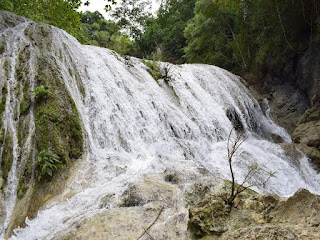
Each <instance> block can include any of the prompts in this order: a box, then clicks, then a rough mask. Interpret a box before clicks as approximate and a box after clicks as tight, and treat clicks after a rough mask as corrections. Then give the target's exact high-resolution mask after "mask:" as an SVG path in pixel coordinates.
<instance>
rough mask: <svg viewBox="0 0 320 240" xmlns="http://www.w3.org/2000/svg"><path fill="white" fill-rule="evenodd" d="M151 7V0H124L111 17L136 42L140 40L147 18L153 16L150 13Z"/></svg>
mask: <svg viewBox="0 0 320 240" xmlns="http://www.w3.org/2000/svg"><path fill="white" fill-rule="evenodd" d="M150 6H151V1H150V0H122V1H121V3H120V4H119V6H118V7H117V8H116V9H114V10H113V11H112V12H111V15H112V17H113V18H114V19H115V21H116V23H117V25H118V26H119V27H120V29H121V30H123V31H124V32H125V33H126V34H128V35H129V36H130V37H131V38H133V39H134V40H139V39H140V38H141V35H142V33H143V27H144V24H145V21H146V18H147V17H150V15H151V14H150V13H148V12H149V11H148V10H151V8H150Z"/></svg>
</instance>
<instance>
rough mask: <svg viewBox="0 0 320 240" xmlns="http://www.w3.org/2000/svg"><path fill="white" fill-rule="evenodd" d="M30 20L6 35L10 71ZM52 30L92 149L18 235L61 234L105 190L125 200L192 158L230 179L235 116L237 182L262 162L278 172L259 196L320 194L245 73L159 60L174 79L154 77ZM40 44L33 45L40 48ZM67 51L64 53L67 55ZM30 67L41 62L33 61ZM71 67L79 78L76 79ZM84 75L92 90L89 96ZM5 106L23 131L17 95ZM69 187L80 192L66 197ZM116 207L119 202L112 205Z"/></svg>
mask: <svg viewBox="0 0 320 240" xmlns="http://www.w3.org/2000/svg"><path fill="white" fill-rule="evenodd" d="M27 25H28V23H22V24H20V25H18V26H16V27H15V28H14V29H11V30H10V31H11V32H10V34H9V33H6V34H5V35H4V33H2V36H5V37H6V38H7V40H8V41H12V48H10V49H9V50H8V51H9V53H8V54H11V56H12V57H11V60H12V61H11V64H12V68H14V64H15V59H17V58H18V55H17V54H18V51H16V49H18V48H19V47H20V45H26V44H31V43H29V42H28V40H27V39H25V38H24V36H23V34H21V33H22V32H23V30H24V28H25V27H26V26H27ZM52 31H53V40H52V48H51V49H52V52H51V53H43V54H53V55H54V56H55V60H56V62H57V64H58V65H59V67H60V69H61V74H62V75H63V80H64V83H65V86H66V87H67V88H68V91H69V92H70V95H71V96H72V98H73V99H74V101H75V104H76V106H77V109H78V111H79V115H80V118H81V121H82V123H83V129H84V131H85V133H84V134H85V139H86V153H85V154H84V158H83V159H82V160H79V161H80V164H79V168H78V169H77V170H76V171H74V173H73V174H74V176H73V178H72V179H73V180H72V181H71V182H70V183H69V185H68V186H66V189H65V190H64V193H63V194H62V196H61V197H60V198H57V199H56V200H55V201H52V202H50V204H48V206H46V208H45V209H43V210H41V211H39V212H38V215H37V217H36V218H35V219H33V220H26V223H27V226H26V227H25V228H21V229H16V230H14V235H15V236H12V237H11V239H59V237H58V236H59V234H60V233H61V232H63V231H66V230H67V229H68V228H69V227H70V226H72V225H73V224H74V223H76V222H80V221H81V220H83V219H85V218H88V217H90V216H93V215H95V214H96V213H98V212H99V211H101V209H100V208H99V204H100V203H101V198H102V197H103V196H106V195H107V194H115V195H116V196H121V194H122V193H123V191H124V190H125V189H126V187H127V186H128V184H129V183H133V182H135V181H138V180H139V179H140V178H141V176H142V175H144V174H153V173H159V172H163V171H164V170H165V169H166V168H167V167H168V166H174V165H175V163H177V165H178V164H179V165H181V164H182V165H183V164H185V165H186V166H188V164H189V163H192V164H195V165H196V166H199V167H202V168H205V169H206V170H207V171H209V172H210V174H212V175H213V176H216V177H221V178H224V179H230V172H229V170H228V162H227V157H226V155H227V149H226V146H227V137H228V134H229V132H230V130H231V129H232V127H233V125H232V122H231V121H230V119H231V120H232V121H234V122H238V123H239V122H240V123H241V124H242V126H243V128H244V129H245V130H246V131H247V133H246V136H247V140H246V141H244V143H243V144H242V146H241V148H240V149H239V150H238V152H237V154H236V155H235V165H234V167H235V172H236V176H237V178H238V179H239V182H241V181H240V180H241V179H243V178H244V176H245V175H246V172H247V171H248V166H249V165H252V164H253V163H255V162H257V163H258V164H259V165H260V166H264V168H265V170H266V171H272V172H275V175H276V177H275V178H271V179H270V181H269V182H268V183H267V184H263V179H260V178H259V176H257V177H256V178H255V179H254V180H253V181H255V187H254V189H255V190H257V191H259V192H262V193H276V194H278V195H280V196H284V197H286V196H290V195H292V194H293V193H294V192H295V191H296V190H297V189H299V188H307V189H309V190H310V191H311V192H314V193H320V178H319V175H317V174H316V172H315V171H314V170H313V169H312V167H311V166H310V164H309V161H308V159H307V158H305V157H303V156H302V157H300V159H298V160H297V161H293V160H292V158H290V157H288V155H287V153H286V151H285V150H283V147H281V146H280V145H279V144H276V143H274V142H273V139H275V137H276V138H277V139H281V141H282V142H284V143H290V142H291V140H290V136H289V135H288V134H287V133H286V132H285V131H284V129H282V128H281V127H279V126H277V125H276V124H275V123H273V122H272V121H271V119H270V118H269V117H268V116H266V115H265V114H264V113H263V112H262V111H261V109H260V106H259V104H258V102H257V101H256V100H255V99H254V97H253V96H252V95H251V94H250V92H249V91H248V90H247V89H246V88H245V87H244V85H243V84H242V83H241V82H240V79H239V77H237V76H235V75H233V74H231V73H229V72H227V71H225V70H223V69H221V68H218V67H214V66H209V65H201V64H185V65H178V66H173V65H170V64H166V63H159V65H160V69H161V70H165V69H166V68H167V70H169V74H168V75H169V78H168V79H167V80H163V79H159V80H157V81H156V80H154V79H153V78H152V77H151V75H150V74H149V73H148V71H147V70H148V69H147V67H146V65H145V64H144V63H143V62H142V61H141V60H139V59H136V58H122V57H121V56H119V55H118V54H116V53H115V52H113V51H110V50H108V49H103V48H99V47H93V46H83V45H80V44H79V43H78V42H77V41H76V40H75V39H74V38H73V37H71V36H70V35H68V34H66V33H65V32H64V31H62V30H59V29H56V28H52ZM31 45H32V44H31ZM36 48H37V46H35V45H32V46H31V49H33V51H36ZM33 51H32V50H31V57H30V59H31V60H30V61H32V53H33ZM61 54H62V55H63V58H60V57H59V56H60V55H61ZM30 67H31V68H33V67H34V66H33V64H32V63H30ZM70 68H72V71H73V72H76V73H77V74H78V76H79V78H76V77H70V74H69V69H70ZM31 72H32V71H31ZM15 81H17V80H16V79H15V76H14V75H11V76H10V78H9V79H8V83H10V84H9V86H14V84H15ZM31 81H32V79H31ZM78 81H82V83H83V85H84V87H85V97H83V96H82V94H81V91H80V89H79V84H78ZM7 97H8V98H10V95H8V96H7ZM7 104H8V105H10V106H9V107H7V108H6V109H7V110H6V112H5V116H6V117H5V119H6V120H5V124H6V127H7V129H9V128H10V129H11V131H12V132H13V136H16V131H17V126H15V120H14V119H13V113H11V112H10V111H11V110H10V109H12V108H13V104H14V101H7ZM11 105H12V106H11ZM227 113H229V114H227ZM227 115H228V116H227ZM228 117H229V118H228ZM32 122H33V120H32V121H31V126H32ZM234 137H235V135H234V134H233V135H232V138H234ZM13 146H14V147H16V146H17V139H13ZM13 161H14V162H13V166H14V167H13V168H12V171H11V172H10V174H9V179H10V180H9V186H8V187H7V188H6V191H7V192H8V193H7V195H6V196H7V197H6V199H5V201H6V205H5V207H6V213H7V216H6V217H7V218H6V221H4V225H3V229H5V228H6V226H7V224H8V219H9V218H10V216H11V214H12V208H13V206H14V203H15V201H16V197H15V191H16V189H17V184H18V183H17V179H15V178H16V175H17V173H16V171H18V166H17V164H16V156H15V155H14V157H13ZM260 177H261V176H260ZM9 192H10V193H9ZM70 192H73V193H75V194H73V195H72V196H71V197H67V196H68V193H70ZM115 204H116V200H115V202H114V203H111V204H110V206H109V208H110V209H112V208H113V207H114V205H115Z"/></svg>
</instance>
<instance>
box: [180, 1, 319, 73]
mask: <svg viewBox="0 0 320 240" xmlns="http://www.w3.org/2000/svg"><path fill="white" fill-rule="evenodd" d="M319 8H320V3H319V2H318V1H316V0H311V1H307V0H301V1H286V0H283V1H280V0H245V1H240V0H223V1H217V0H214V1H212V0H198V1H197V2H196V7H195V17H194V18H193V20H192V21H191V22H190V23H189V24H188V26H187V27H186V29H185V37H186V38H187V42H188V44H187V47H186V48H185V53H186V55H185V57H186V60H187V61H188V62H202V63H208V64H214V65H219V66H221V67H223V68H226V69H228V70H231V71H234V72H236V73H243V72H252V73H257V72H260V71H261V70H262V68H263V64H264V63H265V61H266V59H267V58H270V57H271V58H274V59H275V60H276V64H275V65H277V66H278V68H280V69H281V64H283V63H284V62H285V61H286V58H285V56H289V55H290V53H299V52H303V51H305V50H306V49H307V48H308V47H309V45H310V44H311V42H313V41H315V40H316V37H317V36H319V34H317V31H318V30H317V29H318V28H319V12H318V11H317V9H319ZM275 70H278V69H275Z"/></svg>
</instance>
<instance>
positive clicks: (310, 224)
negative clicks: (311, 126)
mask: <svg viewBox="0 0 320 240" xmlns="http://www.w3.org/2000/svg"><path fill="white" fill-rule="evenodd" d="M176 169H177V168H176V166H175V167H173V168H168V169H166V170H165V171H164V172H163V173H160V174H154V175H144V176H143V177H142V179H141V181H139V182H136V183H133V184H130V185H129V186H128V187H127V189H126V190H125V191H124V192H123V193H122V194H121V195H120V196H117V195H115V194H112V195H107V196H104V197H103V198H102V199H101V200H100V206H101V211H99V212H98V213H96V214H93V216H91V217H89V218H86V219H84V220H82V221H80V222H78V223H77V224H74V225H73V226H72V228H69V229H68V230H66V232H64V233H60V234H59V236H56V238H55V239H63V240H66V239H68V240H69V239H77V240H82V239H83V240H84V239H85V240H90V239H95V240H97V239H109V240H113V239H117V240H128V239H138V238H139V236H140V235H142V234H143V233H144V229H147V228H148V226H150V225H152V223H153V222H154V224H153V225H152V226H151V228H150V229H148V233H149V234H150V235H151V236H152V237H153V238H154V239H157V240H161V239H163V240H164V239H166V240H168V239H169V240H181V239H205V240H209V239H210V240H213V239H217V240H220V239H221V240H222V239H223V240H229V239H320V196H317V195H314V194H312V193H310V192H309V191H307V190H305V189H300V190H299V191H298V192H297V193H296V194H294V195H293V196H292V197H290V198H288V199H281V198H279V197H278V196H275V195H262V194H258V193H256V192H255V191H252V190H247V191H245V192H243V193H242V194H241V195H239V197H238V198H237V199H236V201H237V202H238V206H237V208H232V210H231V213H230V214H229V207H228V206H227V205H226V204H225V202H224V200H223V196H225V195H226V194H228V191H229V188H230V182H229V181H226V180H222V179H219V178H214V177H212V176H211V175H210V174H208V173H207V172H206V171H205V170H203V169H201V168H197V167H195V166H189V167H188V168H183V169H182V168H180V169H179V170H176ZM140 239H142V240H146V239H151V238H150V237H149V236H148V234H147V233H145V234H144V235H143V236H142V237H141V238H140Z"/></svg>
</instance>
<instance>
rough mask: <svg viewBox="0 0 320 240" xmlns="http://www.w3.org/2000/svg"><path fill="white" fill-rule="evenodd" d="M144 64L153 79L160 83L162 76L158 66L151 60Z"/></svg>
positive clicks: (145, 61) (144, 61)
mask: <svg viewBox="0 0 320 240" xmlns="http://www.w3.org/2000/svg"><path fill="white" fill-rule="evenodd" d="M142 62H143V63H144V64H145V65H146V66H147V67H148V72H149V73H150V75H151V76H152V77H153V79H154V80H156V82H158V80H159V79H160V78H162V74H161V71H160V68H159V66H158V64H157V63H156V62H154V61H150V60H143V61H142Z"/></svg>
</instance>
